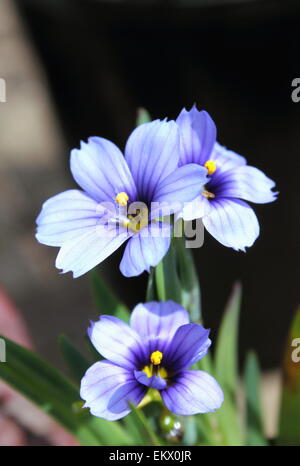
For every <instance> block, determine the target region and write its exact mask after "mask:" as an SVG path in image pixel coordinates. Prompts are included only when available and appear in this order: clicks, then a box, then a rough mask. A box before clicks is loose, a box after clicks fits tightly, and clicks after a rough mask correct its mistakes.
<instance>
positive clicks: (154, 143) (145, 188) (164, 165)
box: [125, 120, 180, 202]
mask: <svg viewBox="0 0 300 466" xmlns="http://www.w3.org/2000/svg"><path fill="white" fill-rule="evenodd" d="M179 155H180V142H179V128H178V126H177V125H176V123H175V122H174V121H169V122H167V121H160V120H155V121H152V122H151V123H144V124H142V125H139V126H138V127H137V128H136V129H135V130H134V131H133V133H132V134H131V135H130V137H129V139H128V141H127V144H126V148H125V158H126V160H127V163H128V165H129V168H130V170H131V173H132V175H133V178H134V180H135V183H136V186H137V189H138V197H139V200H140V201H144V202H151V201H152V197H153V193H154V192H155V189H156V186H157V185H158V183H159V182H160V181H161V180H162V179H163V178H164V177H166V176H168V175H169V174H170V173H171V172H172V171H173V170H175V168H177V166H178V161H179Z"/></svg>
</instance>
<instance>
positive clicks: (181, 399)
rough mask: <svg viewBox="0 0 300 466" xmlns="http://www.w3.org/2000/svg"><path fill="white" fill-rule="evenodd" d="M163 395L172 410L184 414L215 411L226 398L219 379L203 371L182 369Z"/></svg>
mask: <svg viewBox="0 0 300 466" xmlns="http://www.w3.org/2000/svg"><path fill="white" fill-rule="evenodd" d="M161 396H162V399H163V401H164V403H165V405H166V407H167V408H168V409H169V410H170V411H172V412H173V413H175V414H181V415H183V416H188V415H192V414H198V413H208V412H211V411H215V410H216V409H219V408H220V407H221V405H222V403H223V400H224V395H223V392H222V390H221V388H220V386H219V384H218V383H217V381H216V380H215V379H214V378H213V377H212V376H211V375H209V374H207V373H206V372H203V371H182V372H181V373H180V374H178V376H177V378H176V380H175V381H174V383H173V384H172V385H170V386H169V387H168V388H166V389H165V390H163V391H161Z"/></svg>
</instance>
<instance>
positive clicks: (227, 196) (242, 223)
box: [176, 106, 277, 251]
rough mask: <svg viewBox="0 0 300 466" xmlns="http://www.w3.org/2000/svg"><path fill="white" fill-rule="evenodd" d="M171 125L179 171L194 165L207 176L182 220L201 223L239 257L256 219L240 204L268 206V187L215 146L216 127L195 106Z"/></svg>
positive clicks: (242, 161)
mask: <svg viewBox="0 0 300 466" xmlns="http://www.w3.org/2000/svg"><path fill="white" fill-rule="evenodd" d="M176 122H177V124H178V125H179V127H180V130H181V157H180V163H179V166H184V165H185V164H189V163H197V164H199V165H200V166H203V167H205V168H206V169H207V175H208V182H207V183H206V185H205V187H204V190H203V192H202V194H201V195H200V196H199V197H197V198H196V199H195V200H194V202H192V203H190V204H189V205H187V206H186V207H185V208H184V209H183V212H182V217H183V218H184V220H192V219H195V218H202V221H203V224H204V226H205V228H206V230H207V231H208V232H209V233H210V234H211V235H212V236H214V237H215V238H216V239H217V240H218V241H219V242H220V243H222V244H223V245H224V246H228V247H231V248H233V249H235V250H242V251H244V250H245V248H246V247H249V246H252V245H253V243H254V241H255V240H256V238H257V237H258V236H259V223H258V220H257V217H256V215H255V213H254V211H253V209H252V208H251V207H250V206H249V205H248V204H247V203H246V202H245V201H250V202H253V203H257V204H265V203H268V202H272V201H274V200H275V199H276V195H277V193H275V192H273V191H272V188H274V186H275V183H274V181H272V180H271V179H270V178H268V177H267V176H266V175H265V174H264V173H263V172H262V171H260V170H258V169H257V168H255V167H251V166H249V165H247V162H246V159H245V158H244V157H242V156H240V155H238V154H236V153H235V152H232V151H231V150H228V149H226V148H225V147H223V146H221V145H220V144H219V143H218V142H216V127H215V124H214V122H213V120H212V119H211V117H210V116H209V115H208V113H207V112H205V111H201V112H200V111H198V110H197V108H196V106H194V107H193V108H192V109H191V110H190V111H187V110H186V109H183V110H182V111H181V113H180V115H179V116H178V118H177V120H176Z"/></svg>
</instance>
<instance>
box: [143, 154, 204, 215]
mask: <svg viewBox="0 0 300 466" xmlns="http://www.w3.org/2000/svg"><path fill="white" fill-rule="evenodd" d="M206 173H207V170H206V168H204V167H200V166H199V165H196V164H194V163H191V164H188V165H184V166H183V167H180V168H177V170H175V171H173V172H172V173H171V174H170V175H168V176H167V177H166V178H164V179H163V180H162V181H161V182H160V183H159V184H158V186H157V188H156V190H155V193H154V197H153V202H157V203H166V204H167V205H168V204H169V205H170V212H164V215H166V214H171V213H174V212H176V211H179V210H181V209H182V208H183V204H184V203H186V202H191V201H193V200H194V199H195V198H196V197H198V196H199V195H200V194H201V193H202V191H203V186H204V184H205V183H206V182H207V178H206ZM174 201H176V202H174ZM174 205H175V207H173V206H174ZM176 205H177V207H176ZM151 210H152V209H151ZM154 215H156V212H155V214H154V212H153V211H151V217H152V218H153V216H154Z"/></svg>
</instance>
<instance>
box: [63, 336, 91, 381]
mask: <svg viewBox="0 0 300 466" xmlns="http://www.w3.org/2000/svg"><path fill="white" fill-rule="evenodd" d="M58 344H59V347H60V350H61V353H62V355H63V357H64V359H65V361H66V363H67V365H68V367H69V369H70V371H71V374H72V375H73V377H74V380H75V381H76V382H80V381H81V379H82V377H83V376H84V374H85V372H86V371H87V369H88V368H89V367H90V366H91V362H90V361H88V360H87V359H86V358H85V357H84V356H83V355H82V354H81V352H80V351H79V350H78V349H77V348H76V346H75V345H74V344H73V343H72V342H71V341H70V340H69V339H68V338H67V337H66V336H65V335H60V337H59V339H58Z"/></svg>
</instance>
